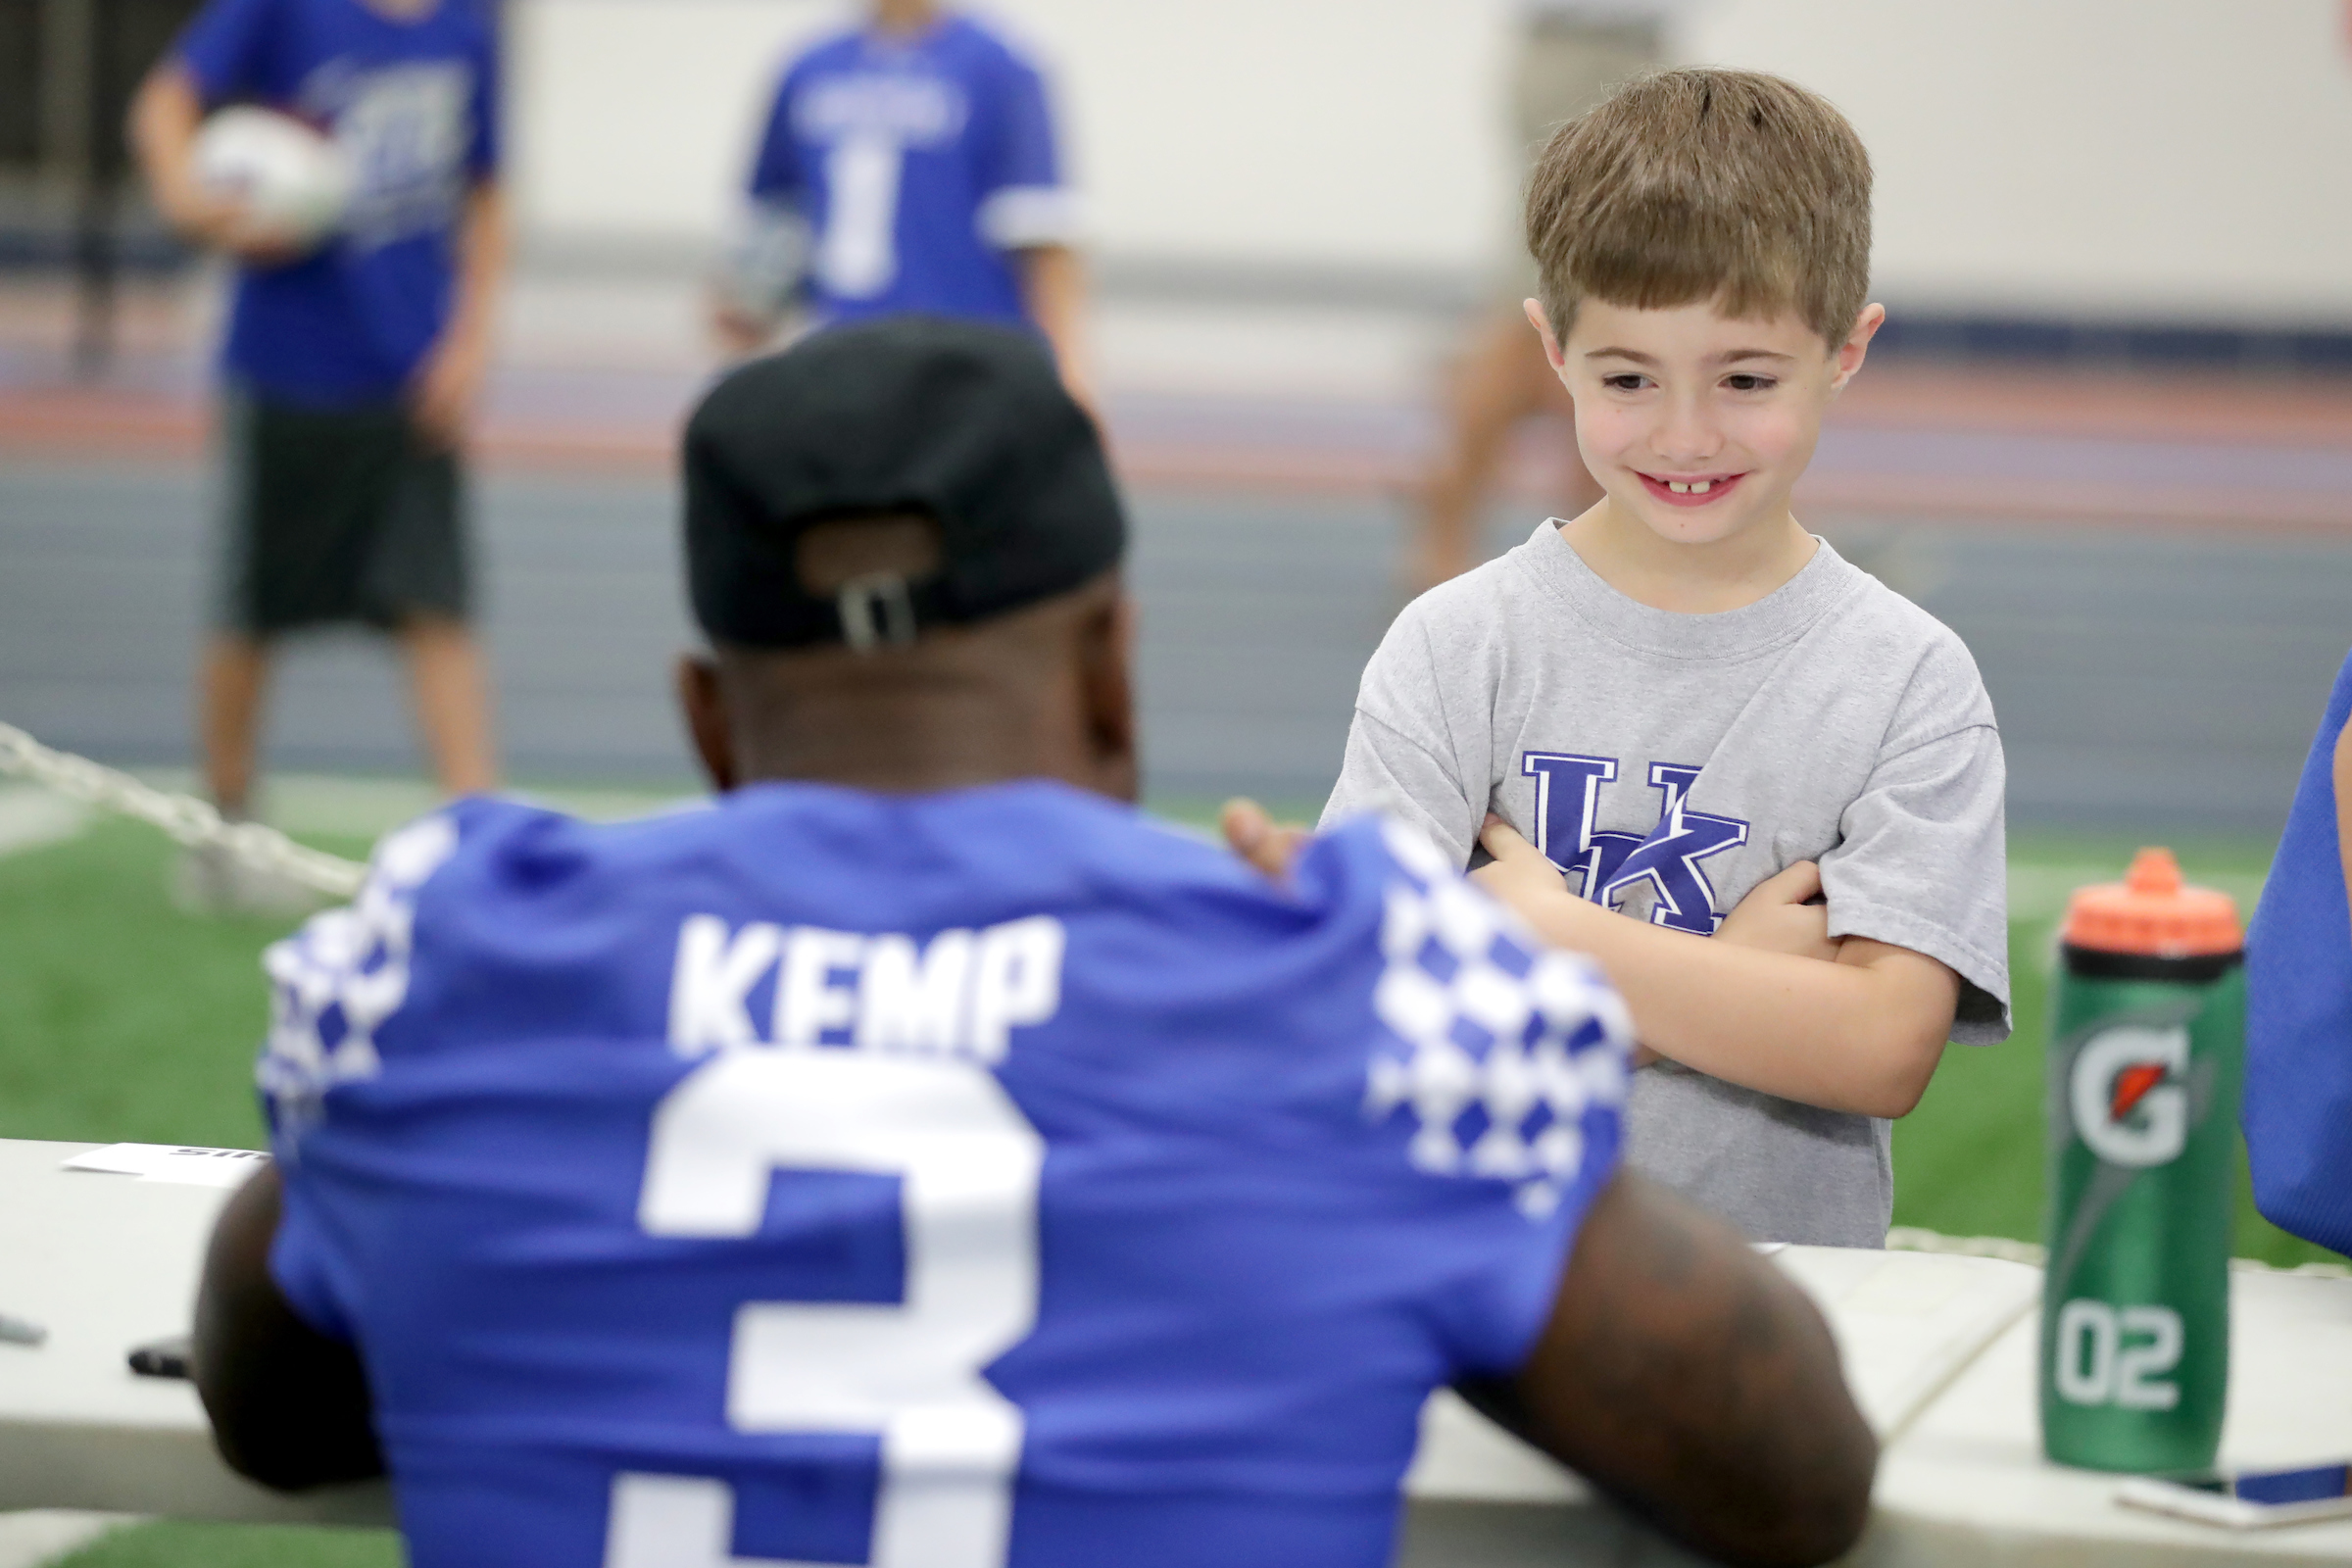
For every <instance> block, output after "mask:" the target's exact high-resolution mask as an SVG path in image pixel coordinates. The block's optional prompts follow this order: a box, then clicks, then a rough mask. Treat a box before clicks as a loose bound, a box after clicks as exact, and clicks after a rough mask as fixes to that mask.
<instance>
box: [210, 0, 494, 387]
mask: <svg viewBox="0 0 2352 1568" xmlns="http://www.w3.org/2000/svg"><path fill="white" fill-rule="evenodd" d="M497 43H498V39H497V30H496V28H495V26H494V25H493V24H492V23H491V20H490V18H489V16H488V14H487V13H486V12H485V11H484V10H483V8H482V6H481V3H480V0H440V4H438V5H437V6H435V7H434V8H433V9H432V11H431V12H430V14H428V15H426V16H423V17H417V18H411V19H403V18H398V17H391V16H386V15H384V14H383V13H381V12H379V11H377V10H375V9H374V8H373V7H370V6H368V5H365V4H362V3H360V0H209V3H208V4H206V6H205V7H204V9H203V10H202V11H201V12H199V13H198V14H197V16H196V19H195V20H194V21H193V22H191V23H190V24H189V25H188V27H187V30H186V31H185V32H184V33H182V34H181V35H180V38H179V41H178V43H177V44H176V45H175V46H174V53H175V56H176V58H177V60H178V61H179V63H180V64H181V65H182V66H183V67H185V68H186V70H187V71H188V73H189V74H190V75H191V76H192V77H193V78H194V80H195V82H196V86H197V90H198V91H199V93H200V94H201V95H202V96H203V99H204V102H205V104H206V105H207V106H208V107H213V106H218V105H221V104H225V103H235V102H254V103H261V104H266V105H268V106H270V107H271V108H273V109H278V110H281V111H283V112H284V113H287V114H290V115H293V116H295V117H296V118H298V119H301V120H304V121H307V122H308V123H311V124H312V125H313V126H314V127H315V128H317V129H319V130H320V131H321V132H324V133H325V134H327V135H329V136H331V137H332V138H333V139H334V141H335V142H336V144H337V145H338V146H339V147H340V148H341V149H342V151H343V154H344V156H345V158H346V159H347V160H348V161H349V163H350V165H351V170H352V175H353V179H354V182H355V190H354V193H353V198H352V205H351V209H350V211H349V212H348V213H346V214H345V215H344V220H343V222H342V224H341V226H340V227H339V228H338V230H337V231H336V233H335V234H334V236H333V237H332V238H331V239H330V240H329V241H328V242H327V243H326V244H325V245H323V246H321V247H320V248H319V250H317V251H315V252H313V253H312V254H310V255H308V256H305V257H302V258H301V259H299V260H297V261H293V262H289V263H286V264H284V265H283V266H276V267H258V268H257V267H245V268H240V269H239V270H238V277H237V294H236V305H235V308H234V310H233V312H232V313H231V316H230V320H229V328H228V339H227V342H226V344H225V346H224V347H223V349H222V365H223V368H224V369H225V370H226V371H227V372H228V373H229V374H230V375H231V376H233V377H235V378H236V379H238V380H240V381H243V382H245V383H247V384H248V385H250V386H252V387H253V388H254V389H255V390H256V391H258V392H261V393H262V394H264V395H266V396H269V397H271V398H275V399H279V400H283V401H286V402H292V403H299V404H305V405H314V406H339V405H356V404H366V403H375V402H383V401H389V400H393V399H397V398H399V397H401V396H403V395H404V393H405V391H406V389H407V386H408V383H409V379H410V377H411V376H412V375H414V374H415V373H416V371H417V367H418V366H419V365H421V364H422V363H423V361H424V357H425V356H426V355H427V354H428V353H429V352H431V349H432V346H433V343H434V341H435V340H436V339H437V338H438V337H439V336H440V334H441V332H442V329H443V328H444V327H445V326H446V325H447V324H448V320H449V312H450V309H451V304H452V301H453V299H454V297H455V291H456V281H457V243H458V237H459V233H460V230H461V228H462V226H463V223H464V220H465V213H466V196H467V193H468V192H469V191H470V190H471V189H472V188H473V187H474V186H476V185H478V184H480V183H482V182H484V181H487V180H491V179H494V178H496V177H497V173H498V165H499V121H498V98H499V87H498V80H499V61H498V48H497Z"/></svg>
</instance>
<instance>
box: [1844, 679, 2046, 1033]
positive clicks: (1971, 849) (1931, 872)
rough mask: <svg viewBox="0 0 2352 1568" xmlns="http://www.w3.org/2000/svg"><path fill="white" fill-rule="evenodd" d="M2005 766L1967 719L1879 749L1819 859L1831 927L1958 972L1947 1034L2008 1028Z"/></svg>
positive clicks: (1996, 742) (1991, 737)
mask: <svg viewBox="0 0 2352 1568" xmlns="http://www.w3.org/2000/svg"><path fill="white" fill-rule="evenodd" d="M2007 780H2008V774H2007V769H2006V767H2005V765H2004V763H2003V760H2002V757H2001V740H2000V734H1999V732H1998V731H1996V730H1995V729H1993V727H1992V726H1991V725H1989V724H1972V725H1969V726H1967V727H1965V728H1962V729H1959V730H1956V731H1953V732H1951V733H1949V734H1946V735H1943V736H1940V737H1938V738H1936V739H1935V740H1930V741H1926V742H1923V743H1921V744H1919V745H1916V746H1912V747H1910V748H1908V749H1906V750H1903V751H1900V752H1897V753H1895V754H1894V755H1892V756H1888V757H1883V758H1881V759H1880V760H1879V762H1878V765H1877V766H1876V767H1874V768H1873V769H1872V770H1871V775H1870V780H1869V782H1868V783H1867V784H1866V785H1865V786H1864V787H1863V790H1862V793H1861V794H1860V795H1859V796H1857V797H1856V798H1855V799H1854V801H1853V803H1852V804H1851V805H1849V806H1847V807H1846V809H1845V812H1844V814H1843V816H1842V817H1841V818H1840V819H1839V823H1838V826H1839V839H1838V847H1837V848H1836V849H1834V850H1831V851H1830V852H1829V853H1828V854H1826V855H1824V856H1823V857H1822V858H1821V882H1822V890H1823V892H1824V893H1825V894H1826V895H1827V897H1828V900H1829V908H1830V926H1829V929H1830V935H1831V936H1833V937H1842V936H1860V937H1868V938H1870V939H1871V940H1873V941H1876V942H1885V943H1888V944H1891V945H1892V946H1895V947H1898V948H1908V949H1910V950H1911V951H1912V952H1914V953H1922V954H1925V955H1927V956H1929V957H1931V958H1935V959H1936V960H1937V961H1939V962H1941V963H1944V964H1948V965H1949V966H1950V967H1951V968H1952V969H1953V970H1954V971H1955V972H1956V973H1957V974H1958V975H1959V976H1960V980H1961V991H1960V1005H1959V1009H1958V1012H1957V1014H1956V1016H1955V1017H1954V1020H1953V1026H1952V1038H1953V1039H1954V1040H1956V1041H1958V1042H1960V1043H1961V1044H1964V1045H1990V1044H1993V1043H1995V1042H1997V1041H2001V1040H2005V1039H2007V1038H2008V1036H2009V907H2008V906H2009V900H2008V861H2007V854H2006V841H2005V838H2004V825H2003V809H2002V805H2003V797H2004V794H2005V791H2006V789H2007Z"/></svg>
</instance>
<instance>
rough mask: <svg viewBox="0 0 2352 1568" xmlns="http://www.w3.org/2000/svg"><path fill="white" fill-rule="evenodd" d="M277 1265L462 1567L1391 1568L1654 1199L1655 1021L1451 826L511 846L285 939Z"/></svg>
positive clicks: (1065, 819) (1064, 818) (848, 814)
mask: <svg viewBox="0 0 2352 1568" xmlns="http://www.w3.org/2000/svg"><path fill="white" fill-rule="evenodd" d="M268 966H269V969H270V975H271V977H272V979H273V980H274V982H275V1002H274V1010H273V1015H272V1025H271V1032H270V1043H269V1046H268V1048H267V1050H266V1052H265V1054H264V1055H263V1057H262V1061H261V1066H260V1080H261V1085H262V1088H263V1090H264V1094H265V1100H266V1103H267V1106H268V1109H269V1111H270V1119H271V1125H272V1129H273V1145H274V1149H275V1152H276V1154H277V1157H278V1160H279V1164H280V1168H281V1170H282V1172H283V1175H284V1181H285V1189H286V1198H285V1208H284V1217H283V1220H282V1222H281V1225H280V1229H279V1232H278V1237H277V1242H276V1246H275V1249H274V1250H273V1252H272V1254H271V1270H272V1273H273V1276H274V1277H275V1279H276V1280H277V1282H278V1284H279V1285H280V1287H281V1288H282V1289H283V1290H284V1292H285V1294H286V1296H287V1299H289V1300H290V1301H291V1302H292V1303H293V1304H294V1306H295V1308H296V1310H297V1311H298V1312H299V1313H300V1314H301V1315H302V1316H303V1318H304V1319H305V1320H306V1321H308V1322H310V1323H312V1324H313V1325H315V1326H316V1327H317V1328H319V1330H320V1331H321V1332H323V1333H326V1334H328V1335H331V1336H334V1337H337V1338H339V1339H345V1340H348V1341H349V1342H351V1343H353V1344H355V1345H356V1346H357V1347H358V1348H359V1350H360V1353H361V1354H362V1356H363V1358H364V1359H365V1362H366V1365H367V1369H368V1382H369V1386H370V1388H371V1390H372V1391H373V1396H374V1401H375V1413H376V1420H377V1423H378V1429H379V1431H380V1434H381V1436H382V1440H383V1445H384V1449H385V1452H386V1455H387V1457H388V1459H389V1462H390V1464H391V1468H392V1473H393V1477H394V1482H395V1487H396V1492H397V1495H398V1500H399V1508H400V1517H401V1523H402V1527H403V1529H404V1531H405V1532H406V1534H407V1536H408V1539H409V1547H410V1554H411V1555H410V1560H411V1561H412V1562H413V1563H414V1564H416V1565H417V1568H451V1565H457V1564H483V1565H489V1564H497V1565H500V1568H536V1565H543V1564H544V1565H556V1564H563V1565H568V1568H593V1565H601V1568H656V1565H661V1568H729V1565H760V1564H807V1563H867V1564H873V1565H875V1568H1099V1565H1102V1564H1108V1563H1117V1564H1120V1565H1121V1568H1157V1565H1163V1564H1164V1565H1170V1568H1173V1565H1177V1564H1185V1565H1200V1564H1209V1563H1214V1564H1237V1563H1267V1564H1281V1565H1284V1568H1377V1565H1379V1564H1383V1563H1385V1562H1387V1561H1388V1559H1389V1555H1390V1551H1391V1547H1392V1544H1393V1543H1392V1536H1393V1532H1394V1528H1395V1522H1396V1516H1397V1485H1398V1482H1399V1480H1400V1478H1401V1476H1402V1475H1403V1472H1404V1470H1405V1467H1406V1465H1407V1463H1408V1461H1409V1460H1410V1458H1411V1455H1412V1452H1413V1446H1414V1441H1415V1436H1416V1418H1417V1414H1418V1412H1419V1410H1420V1407H1421V1404H1422V1401H1423V1399H1424V1397H1426V1396H1427V1395H1428V1394H1429V1393H1430V1391H1431V1390H1432V1389H1434V1388H1437V1387H1439V1386H1441V1385H1443V1384H1446V1383H1447V1382H1449V1381H1451V1380H1453V1379H1455V1378H1457V1377H1459V1376H1461V1375H1463V1374H1466V1373H1475V1372H1499V1371H1504V1370H1507V1369H1510V1368H1513V1367H1516V1366H1517V1365H1518V1364H1519V1363H1520V1362H1521V1361H1522V1360H1523V1359H1524V1357H1525V1355H1526V1353H1527V1351H1528V1349H1529V1348H1530V1347H1531V1345H1532V1344H1533V1342H1534V1339H1535V1336H1536V1334H1537V1333H1538V1331H1539V1330H1540V1328H1541V1327H1542V1325H1543V1324H1544V1321H1545V1319H1546V1317H1547V1315H1548V1312H1549V1309H1550V1305H1551V1302H1552V1300H1553V1298H1554V1295H1555V1292H1556V1290H1557V1287H1558V1279H1559V1275H1560V1271H1561V1269H1562V1267H1563V1266H1564V1260H1565V1258H1566V1257H1567V1255H1568V1250H1569V1247H1570V1244H1571V1242H1572V1240H1573V1238H1574V1235H1575V1231H1576V1228H1577V1225H1578V1224H1579V1222H1580V1220H1581V1219H1582V1217H1583V1215H1584V1213H1585V1212H1586V1209H1587V1207H1588V1205H1589V1204H1590V1202H1591V1201H1592V1200H1593V1197H1594V1195H1595V1194H1596V1193H1597V1192H1598V1190H1599V1189H1600V1188H1601V1187H1602V1185H1603V1184H1605V1182H1606V1181H1607V1180H1608V1179H1609V1176H1610V1173H1611V1171H1612V1170H1613V1169H1614V1167H1615V1163H1616V1159H1617V1152H1618V1141H1619V1111H1620V1106H1621V1104H1622V1102H1623V1097H1624V1093H1625V1085H1626V1042H1627V1028H1626V1024H1625V1019H1624V1014H1623V1010H1622V1008H1621V1006H1620V1005H1619V1004H1618V1002H1617V1001H1616V999H1615V997H1614V996H1613V994H1612V993H1610V992H1609V991H1608V989H1607V988H1606V986H1605V984H1604V983H1603V982H1602V980H1601V979H1600V977H1599V976H1598V974H1597V972H1596V971H1595V970H1593V968H1591V967H1590V966H1589V965H1588V964H1587V963H1586V962H1584V961H1583V960H1581V959H1577V958H1573V957H1569V956H1563V955H1558V954H1551V953H1546V952H1544V951H1543V950H1542V949H1540V948H1539V947H1538V946H1537V945H1536V944H1535V942H1534V941H1533V939H1532V938H1531V937H1529V936H1528V935H1527V934H1526V933H1525V931H1524V929H1523V928H1522V927H1520V926H1519V925H1518V924H1517V923H1516V922H1515V921H1514V920H1513V919H1512V917H1511V916H1510V915H1509V914H1508V913H1507V912H1505V911H1504V910H1503V909H1502V908H1501V907H1499V906H1498V905H1496V904H1495V903H1494V902H1493V901H1492V900H1490V899H1489V898H1488V897H1487V896H1486V895H1485V894H1484V893H1483V892H1481V891H1479V890H1477V889H1475V888H1474V887H1472V886H1471V885H1470V884H1469V883H1467V882H1465V881H1464V880H1463V879H1462V878H1461V877H1460V876H1459V875H1458V874H1457V873H1456V872H1455V871H1454V870H1453V869H1452V868H1451V867H1449V866H1448V865H1446V862H1445V859H1444V857H1443V856H1441V855H1440V854H1439V852H1438V851H1436V850H1435V849H1434V848H1432V847H1431V846H1430V845H1429V843H1428V842H1427V841H1426V840H1423V839H1420V838H1418V837H1416V836H1415V835H1414V834H1413V833H1412V832H1411V831H1410V830H1407V829H1404V828H1400V827H1397V826H1395V825H1393V824H1387V823H1384V822H1381V821H1378V820H1372V819H1366V820H1363V821H1360V822H1356V823H1353V824H1350V825H1348V826H1346V827H1343V828H1340V829H1338V830H1336V831H1334V832H1332V833H1330V834H1327V835H1325V836H1324V837H1322V838H1321V839H1318V840H1317V841H1315V842H1314V843H1313V844H1312V845H1311V846H1310V847H1309V848H1308V849H1307V850H1306V851H1305V853H1304V854H1303V855H1302V856H1301V858H1300V859H1299V863H1298V865H1297V867H1296V870H1295V872H1294V875H1293V877H1292V878H1291V880H1290V882H1289V884H1288V885H1287V886H1276V885H1275V884H1273V883H1270V882H1268V881H1266V880H1264V879H1263V878H1261V877H1259V876H1258V875H1256V873H1254V872H1253V871H1251V870H1250V869H1249V868H1247V867H1246V866H1244V865H1243V864H1242V863H1241V862H1239V861H1238V860H1237V859H1235V858H1233V857H1232V856H1230V855H1228V854H1226V853H1224V852H1223V851H1222V850H1220V849H1217V848H1215V847H1212V846H1210V845H1208V844H1205V843H1203V842H1201V841H1199V840H1197V839H1195V838H1192V837H1190V836H1188V835H1184V834H1180V833H1177V832H1174V831H1171V830H1168V829H1165V828H1162V827H1160V826H1157V825H1155V824H1153V823H1152V821H1151V820H1150V819H1148V818H1147V817H1145V816H1143V815H1142V814H1140V813H1138V812H1136V811H1134V810H1132V809H1127V808H1124V807H1120V806H1116V805H1113V804H1111V803H1108V802H1105V801H1103V800H1100V799H1098V798H1096V797H1093V796H1089V795H1085V794H1082V793H1080V792H1077V791H1074V790H1071V789H1068V788H1066V787H1063V786H1060V785H1057V784H1051V783H1042V782H1029V783H1020V784H1012V785H1004V786H996V787H990V788H984V789H974V790H968V791H959V792H953V793H946V794H939V795H931V796H916V797H907V796H884V795H873V794H866V793H862V792H858V791H850V790H842V789H834V788H828V787H823V786H816V785H781V784H771V785H760V786H756V787H753V788H748V789H744V790H740V791H737V792H735V793H734V794H732V795H730V796H728V797H726V798H725V799H724V800H722V801H721V802H720V803H719V804H718V805H716V806H715V807H713V808H712V809H708V810H696V811H690V812H681V813H677V814H673V815H668V816H662V817H658V818H653V819H649V820H645V821H640V822H635V823H628V824H621V825H613V826H591V825H586V824H582V823H580V822H577V821H574V820H571V819H569V818H566V817H564V816H561V815H558V814H555V813H552V812H549V811H544V810H540V809H534V808H530V807H526V806H522V805H519V804H515V803H510V802H502V801H492V800H474V801H469V802H466V803H462V804H460V805H457V806H454V807H452V808H450V809H447V810H445V811H442V812H439V813H437V814H435V815H432V816H429V817H426V818H424V819H423V820H422V821H420V822H418V823H417V824H415V825H413V826H411V827H408V828H406V829H404V830H402V831H401V832H400V833H398V834H396V835H393V836H392V837H390V838H388V839H387V840H386V841H385V842H384V844H383V845H382V846H381V847H380V849H379V850H378V852H377V855H376V858H375V863H374V866H373V869H372V871H371V873H370V876H369V879H368V884H367V887H366V890H365V892H364V893H363V894H362V896H361V897H360V899H359V901H358V903H357V904H356V905H355V906H354V907H352V908H350V909H346V910H338V911H334V912H332V913H329V914H326V915H322V916H320V917H319V918H318V919H316V920H314V921H312V922H311V923H310V924H309V925H308V926H307V927H305V928H304V930H303V931H302V932H300V933H299V934H297V935H296V936H294V937H292V938H289V939H288V940H287V941H285V942H283V943H281V944H279V945H278V946H277V947H275V948H273V949H271V950H270V956H269V958H268Z"/></svg>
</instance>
